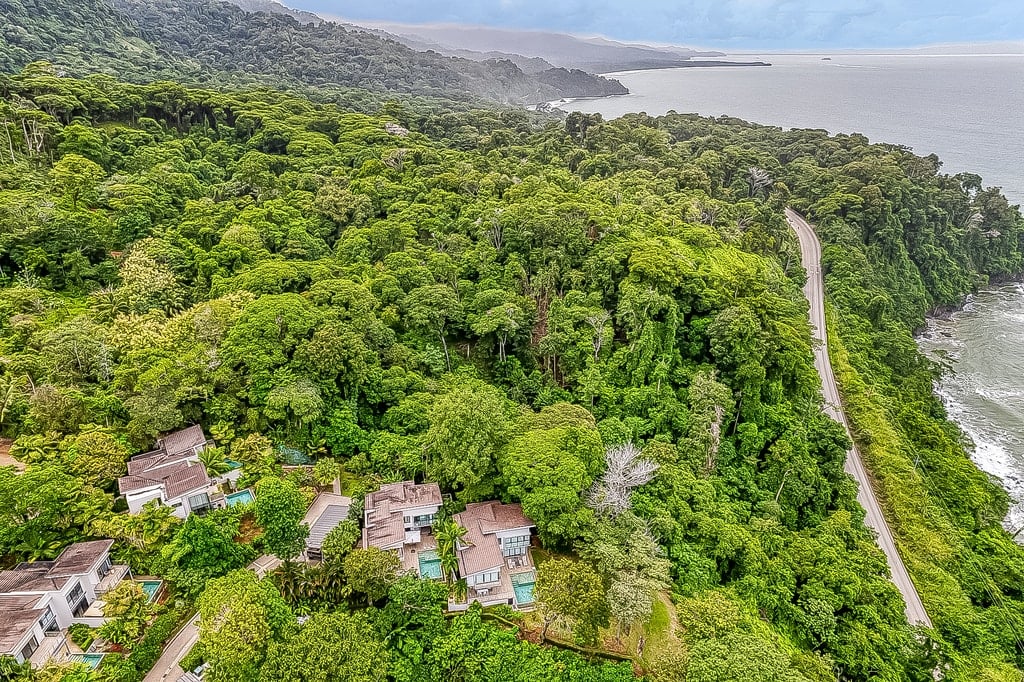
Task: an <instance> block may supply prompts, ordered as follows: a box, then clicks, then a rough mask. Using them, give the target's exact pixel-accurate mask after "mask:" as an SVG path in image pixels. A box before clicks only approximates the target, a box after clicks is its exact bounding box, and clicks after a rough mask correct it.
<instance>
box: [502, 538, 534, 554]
mask: <svg viewBox="0 0 1024 682" xmlns="http://www.w3.org/2000/svg"><path fill="white" fill-rule="evenodd" d="M529 546H530V536H529V535H519V536H517V537H512V538H505V539H503V540H502V541H501V553H502V554H503V555H505V556H521V555H523V554H526V549H527V548H528V547H529Z"/></svg>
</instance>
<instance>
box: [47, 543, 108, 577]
mask: <svg viewBox="0 0 1024 682" xmlns="http://www.w3.org/2000/svg"><path fill="white" fill-rule="evenodd" d="M113 546H114V541H113V540H94V541H92V542H76V543H75V544H73V545H70V546H68V547H67V548H66V549H65V550H64V551H63V552H61V553H60V556H59V557H57V560H56V561H54V562H53V566H51V567H50V570H49V572H48V574H49V576H50V577H51V578H60V577H64V576H72V575H81V574H83V573H88V572H89V569H90V568H92V567H93V566H94V565H95V564H96V562H98V561H99V560H100V558H101V557H103V556H105V555H107V554H109V553H110V548H111V547H113Z"/></svg>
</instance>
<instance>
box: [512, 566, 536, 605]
mask: <svg viewBox="0 0 1024 682" xmlns="http://www.w3.org/2000/svg"><path fill="white" fill-rule="evenodd" d="M536 584H537V574H536V573H535V572H533V571H530V572H529V573H514V574H513V575H512V591H514V592H515V593H516V605H517V606H528V605H529V604H532V603H533V599H534V597H533V588H534V585H536Z"/></svg>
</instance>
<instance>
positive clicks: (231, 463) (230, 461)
mask: <svg viewBox="0 0 1024 682" xmlns="http://www.w3.org/2000/svg"><path fill="white" fill-rule="evenodd" d="M224 461H225V462H226V463H227V465H228V466H229V467H231V470H232V471H234V470H235V469H241V468H242V463H241V462H236V461H235V460H233V459H225V460H224Z"/></svg>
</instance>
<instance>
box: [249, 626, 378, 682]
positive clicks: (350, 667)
mask: <svg viewBox="0 0 1024 682" xmlns="http://www.w3.org/2000/svg"><path fill="white" fill-rule="evenodd" d="M389 659H390V657H389V655H388V649H387V646H386V645H385V643H384V642H383V641H382V640H381V639H380V638H379V636H378V634H377V631H376V630H375V629H374V627H373V625H372V623H371V622H370V621H369V619H368V618H367V617H366V616H365V615H364V614H362V613H355V614H346V613H318V614H315V615H313V616H312V617H311V618H310V619H309V620H308V621H306V623H305V624H303V626H302V628H301V629H300V630H299V631H298V632H297V633H295V634H294V635H292V636H290V637H288V638H287V639H285V640H284V641H281V642H274V643H272V644H271V646H270V647H269V648H268V650H267V657H266V661H265V662H264V664H263V667H262V669H261V672H260V679H261V680H268V681H271V682H273V681H276V680H280V681H281V682H286V681H287V682H303V681H306V680H308V681H309V682H314V681H319V680H346V681H347V682H375V681H378V680H380V681H383V680H386V679H388V667H389V663H390V660H389Z"/></svg>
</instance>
